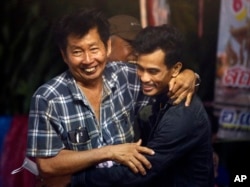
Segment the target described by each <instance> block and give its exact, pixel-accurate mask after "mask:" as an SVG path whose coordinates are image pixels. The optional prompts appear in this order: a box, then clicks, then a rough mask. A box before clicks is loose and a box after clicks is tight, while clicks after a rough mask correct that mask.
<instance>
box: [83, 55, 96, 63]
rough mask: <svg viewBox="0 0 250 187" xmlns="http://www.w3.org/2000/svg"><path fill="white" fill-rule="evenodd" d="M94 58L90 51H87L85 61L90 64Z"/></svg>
mask: <svg viewBox="0 0 250 187" xmlns="http://www.w3.org/2000/svg"><path fill="white" fill-rule="evenodd" d="M93 59H94V58H93V56H92V54H91V53H89V52H86V53H85V59H84V63H86V64H90V63H92V62H93Z"/></svg>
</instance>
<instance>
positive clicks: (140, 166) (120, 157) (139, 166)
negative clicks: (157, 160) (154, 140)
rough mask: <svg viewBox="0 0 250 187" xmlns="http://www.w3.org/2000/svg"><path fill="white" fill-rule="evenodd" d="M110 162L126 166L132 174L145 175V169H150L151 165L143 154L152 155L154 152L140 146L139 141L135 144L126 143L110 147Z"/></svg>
mask: <svg viewBox="0 0 250 187" xmlns="http://www.w3.org/2000/svg"><path fill="white" fill-rule="evenodd" d="M109 151H110V152H111V154H112V160H113V161H116V162H118V163H121V164H123V165H126V166H128V167H129V168H130V169H131V170H132V171H133V172H134V173H138V172H140V173H141V174H142V175H145V174H146V170H145V167H146V168H147V169H150V168H151V167H152V166H151V163H150V162H149V161H148V160H147V159H146V157H145V156H144V155H142V153H143V154H148V155H153V154H154V151H153V150H152V149H149V148H147V147H143V146H141V140H139V141H138V142H136V143H126V144H119V145H113V146H110V150H109Z"/></svg>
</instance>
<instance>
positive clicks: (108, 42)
mask: <svg viewBox="0 0 250 187" xmlns="http://www.w3.org/2000/svg"><path fill="white" fill-rule="evenodd" d="M110 53H111V39H110V38H109V40H108V41H107V56H109V55H110Z"/></svg>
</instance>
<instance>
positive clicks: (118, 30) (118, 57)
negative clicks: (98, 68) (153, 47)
mask: <svg viewBox="0 0 250 187" xmlns="http://www.w3.org/2000/svg"><path fill="white" fill-rule="evenodd" d="M109 23H110V34H111V54H110V55H109V61H124V62H132V63H134V62H135V61H136V54H135V53H134V50H133V48H132V46H131V43H132V42H133V40H134V39H135V37H136V35H137V34H138V32H139V31H141V29H142V26H141V24H140V21H139V20H138V19H137V18H135V17H133V16H129V15H123V14H121V15H115V16H113V17H111V18H109Z"/></svg>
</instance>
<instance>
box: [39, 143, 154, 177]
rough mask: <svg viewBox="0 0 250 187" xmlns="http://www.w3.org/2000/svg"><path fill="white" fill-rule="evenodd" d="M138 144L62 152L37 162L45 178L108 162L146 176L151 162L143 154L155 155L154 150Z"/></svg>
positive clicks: (69, 173) (68, 173)
mask: <svg viewBox="0 0 250 187" xmlns="http://www.w3.org/2000/svg"><path fill="white" fill-rule="evenodd" d="M140 145H141V140H139V141H138V142H136V143H126V144H119V145H110V146H104V147H101V148H98V149H91V150H86V151H72V150H65V149H63V150H61V151H60V152H59V153H58V154H57V155H56V156H55V157H47V158H41V157H40V158H37V159H36V162H37V164H38V168H39V171H40V175H41V177H43V178H48V177H53V176H60V175H61V176H63V175H71V174H73V173H75V172H77V171H79V170H81V169H86V168H88V167H90V166H93V165H96V164H98V163H100V162H104V161H107V160H112V161H116V162H118V163H121V164H123V165H126V166H128V167H129V168H130V169H131V170H132V171H133V172H135V173H138V172H140V173H142V174H145V169H144V167H146V168H148V169H149V168H151V164H150V162H149V161H148V160H147V159H146V157H145V156H143V155H142V154H149V155H153V154H154V152H153V150H151V149H149V148H147V147H143V146H140Z"/></svg>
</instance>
